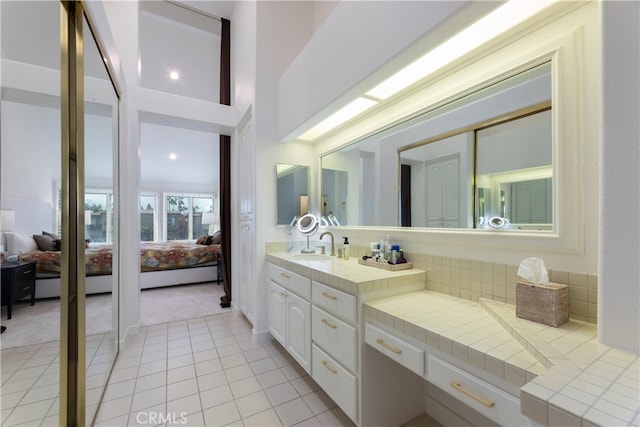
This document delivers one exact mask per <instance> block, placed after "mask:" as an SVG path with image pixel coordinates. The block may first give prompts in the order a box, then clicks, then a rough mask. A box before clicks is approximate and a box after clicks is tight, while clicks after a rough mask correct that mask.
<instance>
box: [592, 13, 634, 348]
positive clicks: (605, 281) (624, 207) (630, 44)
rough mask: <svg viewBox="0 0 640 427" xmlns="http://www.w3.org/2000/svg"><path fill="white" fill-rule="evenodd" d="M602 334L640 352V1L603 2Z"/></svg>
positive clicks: (612, 343)
mask: <svg viewBox="0 0 640 427" xmlns="http://www.w3.org/2000/svg"><path fill="white" fill-rule="evenodd" d="M601 7H602V12H603V16H602V30H603V57H602V59H603V87H602V89H603V97H602V98H603V115H602V122H603V133H602V145H601V153H602V161H601V166H602V187H601V189H600V191H601V198H600V215H601V216H600V217H601V221H600V239H601V240H600V259H599V268H600V277H599V283H598V337H599V339H600V341H602V342H603V343H604V344H607V345H610V346H612V347H616V348H621V349H625V350H627V351H630V352H632V353H635V354H640V332H639V331H640V328H639V327H638V326H639V325H640V251H639V247H640V216H639V215H638V212H639V211H640V190H639V189H640V172H639V171H640V152H639V149H640V141H639V138H640V120H639V118H640V74H639V73H638V69H639V68H640V30H639V29H640V3H638V2H602V3H601Z"/></svg>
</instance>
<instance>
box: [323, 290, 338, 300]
mask: <svg viewBox="0 0 640 427" xmlns="http://www.w3.org/2000/svg"><path fill="white" fill-rule="evenodd" d="M322 296H323V297H327V298H329V299H332V300H334V301H335V300H337V299H338V297H337V296H335V295H331V294H330V293H327V292H323V293H322Z"/></svg>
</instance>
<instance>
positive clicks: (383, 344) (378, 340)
mask: <svg viewBox="0 0 640 427" xmlns="http://www.w3.org/2000/svg"><path fill="white" fill-rule="evenodd" d="M376 342H377V343H378V344H380V345H381V346H383V347H384V348H386V349H387V350H390V351H392V352H394V353H395V354H400V353H402V350H400V349H399V348H397V347H391V346H390V345H389V344H387V343H386V342H384V340H383V339H382V338H377V339H376Z"/></svg>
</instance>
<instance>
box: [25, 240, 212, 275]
mask: <svg viewBox="0 0 640 427" xmlns="http://www.w3.org/2000/svg"><path fill="white" fill-rule="evenodd" d="M219 249H220V245H208V246H207V245H198V244H196V243H192V242H180V241H171V242H142V243H141V244H140V271H160V270H173V269H177V268H186V267H197V266H200V265H206V264H209V263H212V262H215V261H216V260H217V253H218V251H219ZM112 253H113V251H112V247H111V245H99V246H90V247H88V248H86V249H85V268H86V272H87V275H101V274H111V264H112ZM20 259H21V260H24V261H36V271H37V273H38V274H60V270H61V267H60V265H61V257H60V251H32V252H29V253H26V254H23V255H20Z"/></svg>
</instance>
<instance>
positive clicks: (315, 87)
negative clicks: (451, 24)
mask: <svg viewBox="0 0 640 427" xmlns="http://www.w3.org/2000/svg"><path fill="white" fill-rule="evenodd" d="M466 3H467V2H464V1H461V2H446V1H439V2H432V1H429V2H411V1H361V2H355V1H343V2H340V3H339V4H338V5H337V6H335V8H334V9H333V11H332V12H331V14H330V15H329V16H328V17H327V18H326V19H325V21H324V22H323V24H322V25H321V26H320V27H319V28H318V30H317V31H316V33H315V34H314V36H313V38H312V39H311V40H309V42H308V44H307V45H306V46H305V49H304V50H303V51H301V52H300V54H299V55H298V56H297V57H296V59H295V60H294V61H293V62H292V63H291V65H290V66H289V67H288V68H287V70H286V72H285V73H284V74H283V75H282V76H281V77H280V81H279V88H278V110H279V111H280V115H279V117H278V136H279V138H280V139H290V137H291V136H292V135H291V134H292V132H294V131H295V130H296V129H298V128H299V126H300V124H302V123H306V122H308V121H309V120H312V119H313V118H314V116H315V115H316V114H317V113H318V112H321V111H324V110H325V109H326V108H327V107H331V108H333V109H334V111H335V110H337V108H336V106H337V104H342V105H344V103H345V100H347V99H352V98H353V94H354V93H359V92H364V91H363V90H362V87H363V84H364V85H368V86H370V87H373V86H374V83H376V84H377V83H379V82H378V81H376V80H375V78H373V79H369V80H367V77H369V76H370V75H371V74H372V73H373V72H376V71H379V70H380V69H384V68H385V67H388V66H389V64H390V61H392V60H397V59H402V51H403V49H405V48H406V47H407V46H408V45H410V44H411V43H413V42H415V41H416V40H417V39H418V38H420V37H421V36H423V35H424V34H425V33H426V32H427V31H429V30H432V29H433V28H434V27H435V26H437V25H438V24H439V23H440V22H441V21H442V20H443V19H445V18H447V17H448V16H450V15H451V14H452V13H454V12H455V11H456V10H458V9H459V8H460V7H461V6H463V5H465V4H466ZM480 3H485V4H487V5H488V2H480ZM480 6H482V7H485V5H480ZM488 6H490V5H488ZM398 57H399V58H398Z"/></svg>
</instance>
